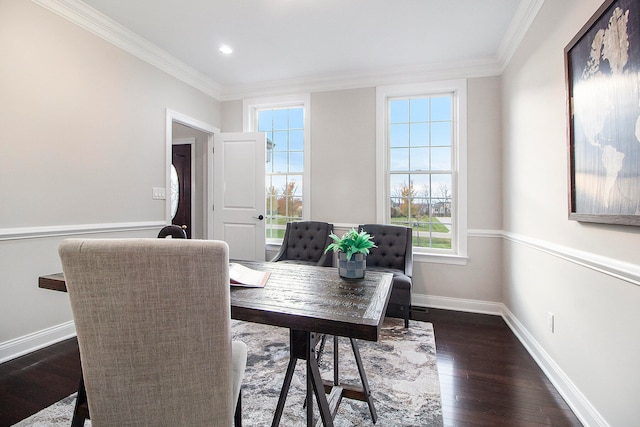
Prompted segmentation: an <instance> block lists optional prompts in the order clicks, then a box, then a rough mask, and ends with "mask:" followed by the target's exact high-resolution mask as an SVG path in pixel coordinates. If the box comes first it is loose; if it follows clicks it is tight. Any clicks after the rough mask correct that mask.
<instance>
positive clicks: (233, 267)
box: [229, 262, 271, 288]
mask: <svg viewBox="0 0 640 427" xmlns="http://www.w3.org/2000/svg"><path fill="white" fill-rule="evenodd" d="M270 274H271V273H269V272H268V271H258V270H253V269H251V268H249V267H245V266H244V265H242V264H238V263H235V262H232V263H230V264H229V280H230V282H231V284H232V285H234V286H245V287H248V288H264V285H265V284H266V283H267V280H268V279H269V275H270Z"/></svg>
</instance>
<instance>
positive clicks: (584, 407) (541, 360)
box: [502, 304, 609, 427]
mask: <svg viewBox="0 0 640 427" xmlns="http://www.w3.org/2000/svg"><path fill="white" fill-rule="evenodd" d="M502 318H503V319H504V321H505V322H506V323H507V325H508V326H509V328H511V331H513V333H514V334H515V336H516V337H517V338H518V340H520V342H521V343H522V345H523V346H524V347H525V348H526V350H527V351H528V352H529V354H530V355H531V357H533V359H534V360H535V361H536V363H537V364H538V366H540V369H542V371H543V372H544V373H545V375H546V376H547V378H549V381H551V383H552V384H553V385H554V387H555V388H556V389H557V390H558V392H559V393H560V395H562V397H563V398H564V400H565V401H566V402H567V404H568V405H569V407H570V408H571V410H572V411H573V412H574V413H575V414H576V416H577V417H578V419H579V420H580V422H581V423H582V424H583V425H585V426H602V427H608V426H609V424H608V423H607V422H606V421H605V419H604V418H603V417H602V415H600V413H599V412H598V411H597V410H596V408H594V407H593V405H592V404H591V403H590V402H589V400H587V398H586V397H585V396H584V394H582V392H581V391H580V390H579V389H578V387H576V385H575V384H574V383H573V382H572V381H571V379H570V378H569V377H568V376H567V374H565V373H564V371H563V370H562V369H561V368H560V366H558V364H557V363H556V362H555V361H554V360H553V359H552V358H551V356H549V354H548V353H547V352H546V351H545V350H544V348H542V346H541V345H540V344H539V343H538V342H537V341H536V340H535V338H534V337H533V335H531V334H530V333H529V331H527V329H526V328H525V327H524V325H523V324H522V323H520V321H519V320H518V319H517V318H516V317H515V316H514V314H513V313H512V312H511V311H510V310H509V309H508V308H507V307H506V306H505V305H504V304H502Z"/></svg>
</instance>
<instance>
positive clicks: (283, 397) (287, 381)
mask: <svg viewBox="0 0 640 427" xmlns="http://www.w3.org/2000/svg"><path fill="white" fill-rule="evenodd" d="M297 361H298V359H297V358H295V357H293V355H291V356H290V358H289V365H288V366H287V373H286V374H285V376H284V383H283V384H282V389H281V390H280V398H279V399H278V406H277V407H276V413H275V414H273V421H272V422H271V427H277V426H278V425H280V418H282V410H283V409H284V404H285V402H286V401H287V394H288V393H289V387H290V386H291V378H293V372H294V371H295V369H296V362H297Z"/></svg>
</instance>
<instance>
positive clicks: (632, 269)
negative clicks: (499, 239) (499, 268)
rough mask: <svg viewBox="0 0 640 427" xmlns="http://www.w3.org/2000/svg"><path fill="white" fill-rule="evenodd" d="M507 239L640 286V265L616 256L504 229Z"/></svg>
mask: <svg viewBox="0 0 640 427" xmlns="http://www.w3.org/2000/svg"><path fill="white" fill-rule="evenodd" d="M502 233H503V236H504V238H505V240H508V241H511V242H514V243H518V244H520V245H523V246H528V247H530V248H533V249H536V250H538V251H541V252H545V253H547V254H549V255H553V256H555V257H558V258H561V259H564V260H566V261H569V262H573V263H574V264H578V265H581V266H583V267H586V268H590V269H592V270H595V271H598V272H600V273H603V274H606V275H609V276H612V277H615V278H617V279H620V280H623V281H625V282H628V283H631V284H633V285H636V286H640V265H637V264H632V263H630V262H625V261H620V260H617V259H614V258H610V257H606V256H602V255H597V254H594V253H592V252H586V251H581V250H579V249H574V248H571V247H568V246H563V245H558V244H555V243H551V242H548V241H546V240H540V239H536V238H533V237H528V236H523V235H521V234H515V233H511V232H507V231H503V232H502Z"/></svg>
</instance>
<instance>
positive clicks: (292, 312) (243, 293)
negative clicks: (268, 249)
mask: <svg viewBox="0 0 640 427" xmlns="http://www.w3.org/2000/svg"><path fill="white" fill-rule="evenodd" d="M234 262H236V261H234ZM237 262H240V263H241V264H243V265H245V266H247V267H249V268H253V269H255V270H264V271H269V272H270V273H271V275H270V277H269V280H268V281H267V284H266V286H265V287H264V288H242V287H237V286H233V287H232V289H231V317H232V318H234V319H239V320H246V321H249V322H256V323H264V324H268V325H274V326H282V327H285V328H290V329H296V330H300V331H309V332H317V333H321V334H325V333H326V334H330V335H338V336H343V337H350V338H357V339H364V340H369V341H377V340H378V335H379V332H380V327H381V325H382V320H383V319H384V313H385V310H386V307H387V302H388V300H389V295H390V293H391V279H392V274H391V273H381V272H373V271H367V272H366V275H365V278H364V279H360V280H345V279H342V278H341V277H340V276H338V270H337V269H335V268H329V267H311V266H304V265H294V264H287V263H283V262H253V261H237Z"/></svg>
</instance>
